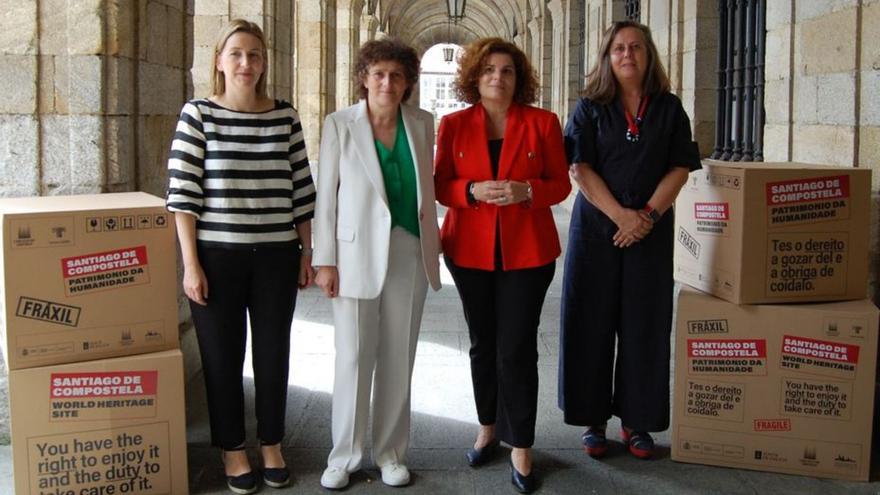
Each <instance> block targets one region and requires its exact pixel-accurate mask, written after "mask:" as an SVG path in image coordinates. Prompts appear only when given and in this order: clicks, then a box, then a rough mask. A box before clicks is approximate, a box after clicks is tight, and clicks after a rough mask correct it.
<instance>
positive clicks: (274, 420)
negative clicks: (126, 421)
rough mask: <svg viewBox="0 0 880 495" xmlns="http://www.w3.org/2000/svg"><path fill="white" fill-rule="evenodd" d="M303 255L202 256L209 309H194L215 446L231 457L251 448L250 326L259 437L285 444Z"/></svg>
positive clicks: (220, 252) (278, 251) (203, 252)
mask: <svg viewBox="0 0 880 495" xmlns="http://www.w3.org/2000/svg"><path fill="white" fill-rule="evenodd" d="M299 258H300V254H299V250H298V249H297V248H293V247H289V248H257V249H219V248H202V247H200V248H199V262H200V263H201V265H202V269H204V271H205V276H206V277H207V279H208V305H207V306H200V305H198V304H196V303H194V302H192V301H190V309H191V310H192V315H193V322H194V323H195V327H196V334H197V335H198V340H199V350H200V352H201V356H202V368H203V370H204V375H205V386H206V389H207V395H208V413H209V416H210V422H211V443H212V444H213V445H214V446H216V447H221V448H223V449H225V450H229V449H233V448H235V447H238V446H239V445H241V444H242V443H244V441H245V420H244V409H245V407H244V386H243V384H242V368H243V367H244V357H245V346H246V341H247V320H246V318H247V317H248V316H249V317H250V323H251V345H252V357H253V366H254V388H255V389H256V397H255V404H254V410H255V413H256V417H257V436H258V437H259V439H260V442H261V443H263V444H266V445H272V444H276V443H278V442H280V441H281V439H282V438H283V437H284V412H285V408H286V405H287V375H288V367H289V360H290V325H291V322H292V321H293V310H294V307H295V305H296V290H297V277H298V274H299Z"/></svg>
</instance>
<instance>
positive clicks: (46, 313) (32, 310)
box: [15, 296, 80, 327]
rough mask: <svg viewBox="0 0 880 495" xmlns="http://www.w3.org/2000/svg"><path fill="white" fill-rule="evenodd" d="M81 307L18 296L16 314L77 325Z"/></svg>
mask: <svg viewBox="0 0 880 495" xmlns="http://www.w3.org/2000/svg"><path fill="white" fill-rule="evenodd" d="M79 313H80V308H78V307H76V306H69V305H67V304H60V303H56V302H51V301H43V300H40V299H34V298H31V297H26V296H21V297H20V298H18V307H17V308H16V310H15V315H16V316H20V317H22V318H29V319H31V320H39V321H45V322H47V323H54V324H56V325H65V326H68V327H75V326H77V325H78V324H79Z"/></svg>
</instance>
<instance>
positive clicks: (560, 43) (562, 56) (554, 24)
mask: <svg viewBox="0 0 880 495" xmlns="http://www.w3.org/2000/svg"><path fill="white" fill-rule="evenodd" d="M566 3H567V2H566ZM564 9H565V5H564V4H563V2H562V1H561V0H550V1H549V2H548V3H547V13H548V14H549V17H550V21H551V25H550V26H551V27H550V36H549V37H548V39H545V40H544V42H545V43H550V47H549V51H550V60H549V61H545V62H548V63H549V64H550V70H551V76H550V107H549V108H550V110H552V111H553V112H555V113H556V115H559V116H562V115H563V114H565V113H566V109H565V108H564V103H563V102H564V100H565V93H566V89H567V88H566V86H567V84H568V77H567V76H568V71H567V70H566V69H567V60H568V57H567V53H566V52H567V48H568V44H567V42H566V40H567V37H566V31H567V27H568V26H567V23H566V22H565V20H566V16H565V11H564Z"/></svg>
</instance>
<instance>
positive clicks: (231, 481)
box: [226, 471, 257, 495]
mask: <svg viewBox="0 0 880 495" xmlns="http://www.w3.org/2000/svg"><path fill="white" fill-rule="evenodd" d="M226 486H228V487H229V490H231V491H232V493H237V494H238V495H250V494H251V493H256V492H257V477H256V476H254V472H253V471H248V472H246V473H244V474H240V475H238V476H227V477H226Z"/></svg>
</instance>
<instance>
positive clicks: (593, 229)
mask: <svg viewBox="0 0 880 495" xmlns="http://www.w3.org/2000/svg"><path fill="white" fill-rule="evenodd" d="M673 226H674V219H673V215H672V211H671V210H670V211H668V212H667V213H666V214H665V215H664V216H663V218H661V219H660V220H659V221H658V222H657V224H656V225H654V228H653V230H652V231H651V233H650V234H649V235H648V236H647V237H645V238H644V239H643V240H642V241H640V242H638V243H636V244H634V245H632V246H630V247H627V248H618V247H614V245H613V243H612V241H611V236H612V235H613V234H614V232H615V231H616V230H617V227H616V226H615V225H614V224H613V222H611V220H609V219H608V218H607V217H605V215H604V214H602V213H601V212H600V211H599V210H597V209H595V208H594V207H592V206H590V205H587V204H586V201H584V200H583V198H582V196H580V195H579V196H578V198H577V200H576V202H575V208H574V211H573V212H572V221H571V224H570V227H569V241H568V250H567V253H566V257H565V273H564V276H563V282H562V321H561V328H560V342H559V347H560V349H559V396H558V397H559V407H560V408H561V409H562V410H563V413H564V420H565V422H566V423H568V424H573V425H581V426H587V425H590V426H592V425H599V424H602V423H604V422H606V421H607V420H608V419H609V418H610V417H611V415H612V414H613V415H616V416H618V417H619V418H620V419H621V421H622V422H623V424H624V425H626V426H627V427H629V428H633V429H635V430H642V431H662V430H665V429H666V428H668V427H669V357H670V333H671V331H672V292H673V279H672V249H673V241H674V239H673ZM615 351H616V353H615ZM615 354H616V360H615Z"/></svg>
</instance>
